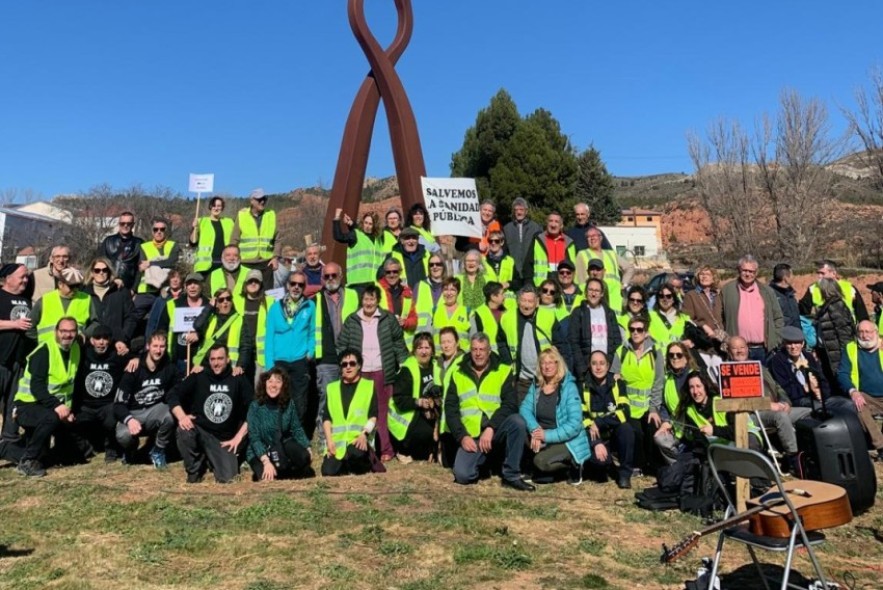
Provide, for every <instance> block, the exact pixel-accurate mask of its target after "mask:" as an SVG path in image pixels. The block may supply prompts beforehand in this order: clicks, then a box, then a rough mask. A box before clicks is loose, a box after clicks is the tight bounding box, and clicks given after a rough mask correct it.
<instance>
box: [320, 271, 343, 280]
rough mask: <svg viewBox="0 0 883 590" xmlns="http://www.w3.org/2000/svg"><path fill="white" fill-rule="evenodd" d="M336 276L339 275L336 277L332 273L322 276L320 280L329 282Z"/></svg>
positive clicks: (334, 273) (335, 274)
mask: <svg viewBox="0 0 883 590" xmlns="http://www.w3.org/2000/svg"><path fill="white" fill-rule="evenodd" d="M338 276H340V275H338V274H337V273H336V272H333V273H330V274H327V275H322V278H323V279H325V280H326V281H330V280H332V279H336V278H337V277H338Z"/></svg>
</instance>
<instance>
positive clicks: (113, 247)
mask: <svg viewBox="0 0 883 590" xmlns="http://www.w3.org/2000/svg"><path fill="white" fill-rule="evenodd" d="M143 243H144V240H142V239H141V238H139V237H138V236H132V237H130V238H129V239H127V240H124V239H123V237H122V236H121V235H120V234H118V233H116V234H113V235H112V236H107V237H106V238H104V241H103V242H101V244H100V245H99V246H98V255H99V256H104V257H105V258H107V259H108V260H110V262H111V264H113V272H114V274H116V276H118V277H119V278H120V279H121V280H122V281H123V285H125V287H126V288H127V289H134V288H135V282H136V281H137V280H138V256H139V254H140V253H141V244H143Z"/></svg>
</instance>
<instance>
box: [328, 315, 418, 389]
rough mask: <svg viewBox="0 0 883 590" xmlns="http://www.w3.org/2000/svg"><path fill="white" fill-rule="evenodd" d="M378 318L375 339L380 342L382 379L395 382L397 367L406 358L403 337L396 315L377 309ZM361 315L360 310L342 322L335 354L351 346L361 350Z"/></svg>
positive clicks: (389, 382)
mask: <svg viewBox="0 0 883 590" xmlns="http://www.w3.org/2000/svg"><path fill="white" fill-rule="evenodd" d="M378 311H379V312H380V319H379V320H378V322H377V340H378V341H379V342H380V359H381V361H380V362H381V363H382V364H383V380H384V381H385V382H386V383H388V384H390V385H391V384H393V383H395V380H396V374H397V373H398V372H399V367H400V366H401V365H402V363H403V362H405V359H407V358H408V349H407V348H406V347H405V337H404V333H403V332H402V327H401V326H399V321H398V319H397V318H396V316H394V315H392V314H391V313H389V312H388V311H386V310H385V309H379V310H378ZM362 338H363V333H362V316H361V311H357V312H356V313H354V314H351V315H350V316H349V317H348V318H346V320H344V322H343V326H341V328H340V334H339V335H338V337H337V342H335V345H336V346H337V354H340V353H342V352H343V351H344V350H346V349H348V348H351V349H355V350H362Z"/></svg>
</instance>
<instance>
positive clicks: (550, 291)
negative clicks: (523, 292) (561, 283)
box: [543, 287, 558, 295]
mask: <svg viewBox="0 0 883 590" xmlns="http://www.w3.org/2000/svg"><path fill="white" fill-rule="evenodd" d="M557 292H558V291H556V290H555V289H550V288H548V287H547V288H545V289H543V294H544V295H554V294H555V293H557Z"/></svg>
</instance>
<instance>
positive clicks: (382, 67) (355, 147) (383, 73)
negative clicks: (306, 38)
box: [322, 0, 426, 265]
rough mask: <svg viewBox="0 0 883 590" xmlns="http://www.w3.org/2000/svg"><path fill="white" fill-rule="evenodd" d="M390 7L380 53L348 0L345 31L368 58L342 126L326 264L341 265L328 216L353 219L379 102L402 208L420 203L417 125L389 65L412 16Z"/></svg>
mask: <svg viewBox="0 0 883 590" xmlns="http://www.w3.org/2000/svg"><path fill="white" fill-rule="evenodd" d="M395 5H396V12H397V13H398V27H397V29H396V35H395V38H394V39H393V41H392V43H391V44H390V46H389V47H388V48H387V49H385V50H384V49H383V48H382V47H381V46H380V44H379V43H378V42H377V39H376V38H375V37H374V35H373V34H372V33H371V30H370V29H369V27H368V22H367V20H366V18H365V0H349V5H348V14H349V22H350V28H352V30H353V34H354V35H355V36H356V39H357V40H358V42H359V45H360V46H361V47H362V51H364V52H365V56H366V57H367V58H368V63H369V64H370V66H371V71H370V72H369V73H368V75H367V76H366V77H365V80H364V81H363V82H362V85H361V87H360V88H359V92H358V94H356V98H355V100H354V101H353V106H352V108H351V109H350V114H349V117H348V118H347V121H346V127H345V129H344V132H343V142H342V143H341V146H340V155H339V157H338V160H337V170H336V171H335V173H334V185H333V186H332V188H331V200H330V202H329V203H328V212H327V214H326V215H325V228H324V231H323V232H322V236H323V238H324V242H325V243H326V245H328V246H329V247H330V248H329V249H330V255H326V257H325V258H326V260H334V261H335V262H337V263H339V264H341V265H343V263H344V261H345V259H346V246H345V245H343V244H338V243H336V242H334V241H333V240H332V239H331V236H332V229H331V224H332V217H333V213H334V211H335V210H336V209H343V210H344V211H345V212H347V213H349V214H350V215H351V216H352V217H353V218H354V219H355V218H356V213H357V211H358V208H359V203H360V202H361V197H362V186H363V185H364V183H365V171H366V169H367V167H368V152H369V151H370V150H371V135H372V133H373V131H374V123H375V120H376V118H377V108H378V106H379V104H380V100H381V98H382V99H383V106H384V108H385V109H386V118H387V121H388V123H389V135H390V139H391V140H392V155H393V160H394V161H395V167H396V176H397V177H398V182H399V191H400V193H401V196H402V206H403V207H404V209H405V211H407V210H408V208H409V207H411V205H413V204H414V203H418V202H422V200H423V199H422V196H421V188H420V177H421V176H425V175H426V165H425V164H424V162H423V150H422V149H421V147H420V136H419V135H418V133H417V121H416V120H415V119H414V112H413V111H412V110H411V104H410V102H409V101H408V96H407V95H406V94H405V88H404V86H402V81H401V80H400V79H399V77H398V74H396V71H395V64H396V62H398V60H399V58H400V57H401V56H402V53H403V52H404V51H405V48H406V47H407V46H408V42H409V41H410V40H411V33H413V31H414V12H413V10H412V8H411V0H395ZM403 221H404V220H403Z"/></svg>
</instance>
